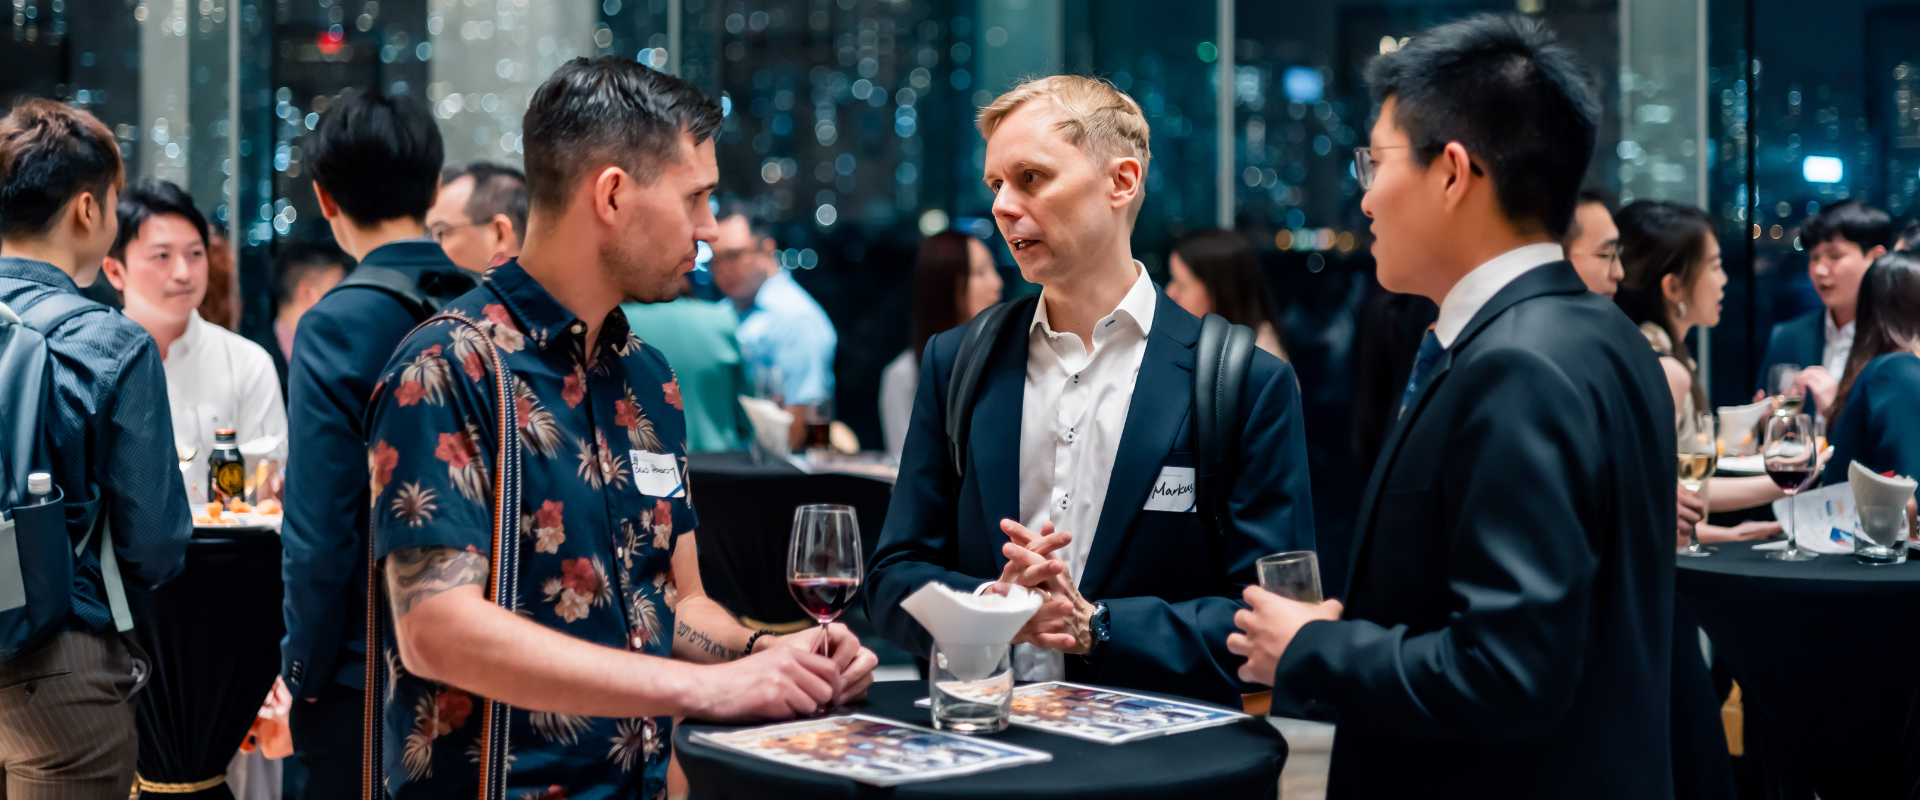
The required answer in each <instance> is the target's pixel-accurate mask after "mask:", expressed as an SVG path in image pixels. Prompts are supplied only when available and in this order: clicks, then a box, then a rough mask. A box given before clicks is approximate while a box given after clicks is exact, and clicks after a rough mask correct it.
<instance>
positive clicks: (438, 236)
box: [427, 175, 520, 272]
mask: <svg viewBox="0 0 1920 800" xmlns="http://www.w3.org/2000/svg"><path fill="white" fill-rule="evenodd" d="M472 199H473V176H472V175H462V176H460V177H458V178H455V179H454V180H453V182H452V183H449V184H446V185H444V186H441V187H440V192H439V194H436V195H434V197H433V206H432V207H430V208H428V209H427V235H428V236H432V237H433V240H434V241H435V242H439V243H440V249H442V250H445V251H447V259H448V260H449V261H452V262H453V263H455V264H458V265H459V266H460V267H461V268H462V269H467V270H472V271H474V272H485V271H486V270H487V267H490V266H493V262H494V259H495V257H496V256H499V255H503V254H504V255H505V256H506V257H507V258H512V257H514V256H517V255H519V254H520V242H519V238H518V237H516V236H514V234H513V221H512V220H510V219H507V215H505V214H495V215H493V219H474V218H472V217H469V216H467V201H469V200H472Z"/></svg>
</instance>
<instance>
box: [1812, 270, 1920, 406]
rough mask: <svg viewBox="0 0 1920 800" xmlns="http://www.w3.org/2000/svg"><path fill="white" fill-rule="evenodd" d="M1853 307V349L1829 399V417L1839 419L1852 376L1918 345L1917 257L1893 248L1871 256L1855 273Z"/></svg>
mask: <svg viewBox="0 0 1920 800" xmlns="http://www.w3.org/2000/svg"><path fill="white" fill-rule="evenodd" d="M1855 308H1856V310H1857V312H1858V316H1857V317H1855V319H1856V320H1857V321H1858V322H1859V324H1858V325H1856V326H1854V330H1855V331H1856V333H1855V334H1854V337H1853V350H1852V351H1851V352H1849V353H1848V355H1847V371H1846V374H1845V375H1843V376H1841V378H1840V392H1839V394H1837V395H1835V396H1834V398H1833V409H1832V410H1830V411H1828V412H1827V418H1828V419H1833V420H1838V419H1840V412H1842V411H1845V410H1846V408H1847V395H1849V394H1852V393H1853V381H1854V378H1855V377H1857V376H1858V375H1859V374H1860V371H1861V370H1863V369H1866V368H1867V362H1869V361H1872V360H1874V359H1876V358H1879V357H1880V356H1884V355H1886V354H1888V353H1899V352H1909V353H1911V352H1916V348H1920V258H1916V257H1915V256H1914V254H1913V253H1908V252H1898V253H1888V254H1886V255H1884V256H1881V257H1880V258H1879V259H1878V260H1876V261H1874V262H1873V266H1871V267H1868V268H1867V272H1866V274H1865V275H1862V276H1860V299H1859V300H1858V304H1857V305H1856V306H1855Z"/></svg>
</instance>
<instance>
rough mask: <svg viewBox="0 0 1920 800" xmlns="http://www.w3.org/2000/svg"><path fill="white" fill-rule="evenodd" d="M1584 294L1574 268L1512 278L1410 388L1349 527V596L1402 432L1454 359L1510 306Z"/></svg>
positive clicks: (1565, 265)
mask: <svg viewBox="0 0 1920 800" xmlns="http://www.w3.org/2000/svg"><path fill="white" fill-rule="evenodd" d="M1585 291H1587V288H1586V283H1585V282H1583V281H1581V280H1580V274H1579V273H1577V272H1575V271H1574V270H1573V264H1571V263H1570V262H1566V261H1557V262H1554V263H1551V264H1545V265H1542V266H1540V267H1538V268H1535V269H1532V270H1528V271H1527V272H1525V273H1523V274H1522V275H1520V277H1518V278H1515V279H1513V282H1512V283H1509V284H1507V285H1506V287H1505V288H1502V289H1501V290H1500V291H1499V292H1496V293H1495V294H1494V295H1493V297H1492V298H1491V299H1489V300H1487V304H1486V305H1484V306H1481V307H1480V311H1479V313H1476V314H1474V315H1473V319H1471V320H1469V321H1468V322H1467V326H1466V327H1465V328H1462V329H1461V330H1460V335H1459V336H1458V337H1456V338H1455V339H1454V340H1453V346H1451V347H1448V348H1447V349H1446V350H1445V351H1443V352H1442V353H1441V354H1440V358H1439V359H1437V360H1435V361H1434V363H1433V367H1432V368H1431V370H1430V371H1429V372H1428V374H1427V375H1425V376H1423V377H1422V379H1421V383H1420V385H1419V386H1418V387H1415V389H1414V394H1413V399H1412V400H1411V401H1409V402H1408V403H1407V410H1406V413H1404V414H1401V415H1400V418H1399V419H1398V420H1397V421H1395V422H1394V424H1393V427H1392V428H1390V429H1389V430H1388V433H1387V440H1386V442H1385V443H1384V444H1383V445H1382V446H1381V448H1380V458H1379V459H1378V460H1377V461H1375V462H1374V465H1373V475H1372V477H1370V478H1369V479H1368V480H1367V490H1366V493H1365V494H1364V495H1362V496H1361V500H1360V519H1359V525H1358V526H1357V527H1355V528H1354V536H1353V557H1352V558H1351V559H1349V560H1348V562H1347V563H1348V574H1347V587H1348V592H1349V593H1351V592H1352V591H1353V587H1354V581H1355V580H1357V579H1358V578H1359V576H1360V570H1361V566H1362V564H1363V561H1364V557H1365V554H1366V549H1367V537H1368V536H1369V535H1371V534H1372V533H1373V518H1374V513H1375V512H1376V511H1377V510H1378V506H1379V500H1380V493H1381V491H1382V490H1383V488H1384V486H1385V484H1386V479H1387V474H1388V473H1389V472H1390V471H1392V469H1393V462H1394V459H1395V458H1396V457H1397V456H1398V455H1399V454H1400V445H1401V444H1402V443H1404V442H1405V441H1406V436H1407V429H1409V428H1411V427H1413V423H1414V421H1415V420H1417V419H1419V417H1420V412H1421V411H1422V410H1424V409H1425V407H1426V402H1427V398H1428V397H1429V396H1431V395H1432V394H1433V392H1434V390H1435V389H1436V388H1437V387H1439V385H1440V382H1441V381H1442V380H1443V379H1445V377H1446V375H1447V372H1448V370H1450V369H1452V368H1453V360H1454V355H1455V354H1457V353H1460V352H1462V351H1463V350H1464V349H1465V348H1466V346H1467V345H1468V343H1469V342H1471V341H1473V338H1474V337H1475V336H1477V335H1479V333H1480V331H1481V330H1482V329H1484V328H1485V327H1487V323H1489V322H1492V321H1493V319H1494V318H1495V317H1498V316H1500V314H1501V313H1502V312H1504V311H1506V310H1507V309H1509V308H1512V307H1513V306H1514V305H1516V304H1518V303H1520V302H1522V301H1525V300H1530V299H1532V298H1535V297H1540V296H1543V295H1550V294H1577V293H1580V292H1585Z"/></svg>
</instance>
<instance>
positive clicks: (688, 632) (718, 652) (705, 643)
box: [673, 620, 741, 661]
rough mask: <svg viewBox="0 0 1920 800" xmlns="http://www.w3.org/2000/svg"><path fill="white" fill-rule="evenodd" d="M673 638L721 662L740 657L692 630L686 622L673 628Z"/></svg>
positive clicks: (681, 622) (731, 650)
mask: <svg viewBox="0 0 1920 800" xmlns="http://www.w3.org/2000/svg"><path fill="white" fill-rule="evenodd" d="M673 638H675V639H678V640H680V641H683V642H686V643H687V644H690V645H693V646H694V647H698V648H700V649H701V650H705V651H706V652H707V653H708V654H709V655H712V656H715V657H717V658H719V659H721V660H722V661H732V660H734V659H736V658H739V657H740V656H741V653H740V651H738V650H734V649H732V648H729V647H727V646H726V645H723V644H720V643H719V642H716V641H714V640H712V639H710V638H708V637H707V635H706V634H704V633H701V632H700V631H697V630H694V629H693V626H691V625H688V624H687V621H686V620H680V621H679V624H677V625H675V626H674V628H673Z"/></svg>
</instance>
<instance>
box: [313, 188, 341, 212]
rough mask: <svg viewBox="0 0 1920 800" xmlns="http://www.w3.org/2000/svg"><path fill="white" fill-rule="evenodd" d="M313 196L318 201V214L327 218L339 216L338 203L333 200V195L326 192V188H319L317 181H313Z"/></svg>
mask: <svg viewBox="0 0 1920 800" xmlns="http://www.w3.org/2000/svg"><path fill="white" fill-rule="evenodd" d="M313 198H314V199H315V200H318V201H320V216H322V217H325V218H326V219H328V220H333V219H336V218H338V217H339V216H340V204H339V203H336V202H334V201H333V195H330V194H327V190H325V189H322V188H320V182H319V181H314V182H313Z"/></svg>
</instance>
